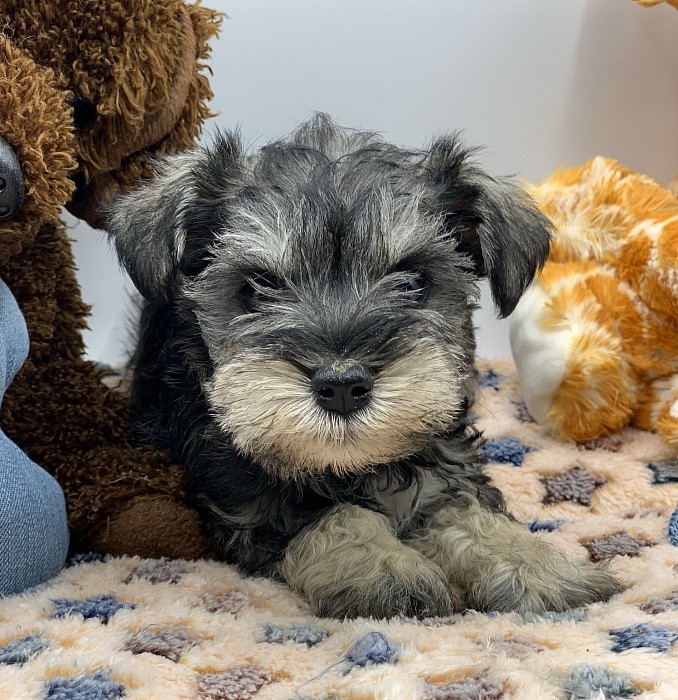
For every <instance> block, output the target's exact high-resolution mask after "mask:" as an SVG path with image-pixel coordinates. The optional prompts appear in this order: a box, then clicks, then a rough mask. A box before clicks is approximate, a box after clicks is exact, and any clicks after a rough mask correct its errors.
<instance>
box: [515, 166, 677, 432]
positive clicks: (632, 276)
mask: <svg viewBox="0 0 678 700" xmlns="http://www.w3.org/2000/svg"><path fill="white" fill-rule="evenodd" d="M529 191H530V192H531V194H532V196H533V197H534V198H535V199H536V201H537V203H538V204H539V206H540V208H541V209H542V211H543V212H544V213H545V214H546V215H547V216H549V217H550V218H551V220H552V221H553V223H554V225H555V232H554V240H553V244H552V249H551V254H550V258H549V260H548V262H547V264H546V266H545V267H544V271H543V274H542V276H541V279H540V280H538V282H536V283H535V284H534V286H533V287H532V288H531V289H530V290H529V291H528V293H527V294H526V295H525V296H524V297H523V299H522V300H521V301H520V303H519V305H518V307H517V309H516V311H515V313H514V314H513V316H512V317H511V322H510V332H511V346H512V350H513V355H514V358H515V362H516V365H517V367H518V372H519V375H520V380H521V386H522V393H523V398H524V400H525V403H526V404H527V407H528V409H529V411H530V413H531V414H532V415H533V417H534V418H536V419H537V420H538V421H539V422H542V423H544V424H545V425H546V426H548V427H549V428H550V429H551V430H552V431H553V432H554V433H555V434H557V435H559V436H560V437H563V438H571V439H573V440H577V441H585V440H591V439H594V438H598V437H602V436H605V435H608V434H610V433H612V432H614V431H616V430H619V429H620V428H623V427H624V426H625V425H627V424H632V425H635V426H637V427H639V428H643V429H646V430H656V431H657V432H659V433H660V434H661V435H662V436H663V437H664V438H665V439H666V440H667V441H668V442H669V443H671V444H672V445H675V446H678V199H677V198H676V196H675V195H674V194H673V193H672V192H670V191H669V190H667V189H665V188H663V187H662V186H660V185H659V184H657V183H656V182H654V181H653V180H652V179H650V178H649V177H646V176H643V175H639V174H637V173H635V172H633V171H631V170H629V169H627V168H624V167H623V166H621V165H619V163H617V162H616V161H614V160H610V159H607V158H602V157H599V158H594V159H593V160H591V161H590V162H588V163H587V164H586V165H585V166H583V167H581V168H572V169H569V170H560V171H558V172H556V173H555V174H554V175H553V176H552V177H550V178H549V179H547V180H546V181H544V182H542V183H541V184H538V185H536V186H533V187H531V188H529Z"/></svg>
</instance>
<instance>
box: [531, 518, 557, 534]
mask: <svg viewBox="0 0 678 700" xmlns="http://www.w3.org/2000/svg"><path fill="white" fill-rule="evenodd" d="M564 522H565V521H564V520H531V521H530V522H529V523H528V524H527V529H528V530H529V531H530V532H553V531H554V530H557V529H558V528H559V527H560V526H561V525H562V524H563V523H564Z"/></svg>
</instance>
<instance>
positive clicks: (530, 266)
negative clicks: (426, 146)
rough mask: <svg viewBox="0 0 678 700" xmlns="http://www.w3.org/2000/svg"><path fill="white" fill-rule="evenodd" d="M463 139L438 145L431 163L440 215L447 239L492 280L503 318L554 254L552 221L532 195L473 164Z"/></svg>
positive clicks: (445, 140) (427, 162)
mask: <svg viewBox="0 0 678 700" xmlns="http://www.w3.org/2000/svg"><path fill="white" fill-rule="evenodd" d="M469 156H470V152H469V150H468V149H466V148H464V147H463V146H462V145H461V144H460V142H459V139H458V137H456V136H453V137H448V138H442V139H439V140H438V141H436V142H435V143H434V144H433V146H432V147H431V150H430V152H429V154H428V156H427V158H426V160H425V167H426V169H427V172H428V176H429V178H430V181H431V182H432V184H433V187H434V192H435V194H434V202H433V203H432V204H433V209H434V211H435V212H436V213H437V214H439V215H441V217H442V219H443V222H444V226H445V231H446V233H447V235H449V236H450V237H451V238H453V239H454V240H456V242H457V250H459V251H461V252H463V253H466V254H467V255H468V256H469V257H470V259H471V261H472V263H473V266H474V270H475V272H476V273H477V274H478V275H479V276H481V277H487V278H488V279H489V282H490V289H491V290H492V298H493V299H494V302H495V304H496V306H497V309H498V310H499V315H500V317H502V318H503V317H505V316H508V315H509V314H510V313H511V312H512V311H513V309H514V308H515V306H516V304H517V303H518V300H519V299H520V297H521V296H522V294H523V292H524V291H525V289H526V287H527V286H528V285H529V284H530V282H531V281H532V279H533V278H534V276H535V274H536V273H537V271H538V270H540V269H541V267H542V266H543V264H544V262H545V261H546V258H547V256H548V253H549V241H550V231H551V222H550V221H549V220H548V219H547V218H546V217H545V216H543V214H541V213H540V212H539V211H538V210H537V208H536V207H535V205H534V203H533V202H532V200H531V199H530V197H529V195H528V194H527V193H526V192H524V191H523V190H521V189H520V188H519V187H517V186H516V185H514V184H512V183H510V182H506V181H502V180H497V179H495V178H493V177H490V176H489V175H488V174H487V173H485V172H483V171H482V170H481V169H480V168H479V167H477V166H476V165H475V164H474V163H473V162H471V160H470V158H469Z"/></svg>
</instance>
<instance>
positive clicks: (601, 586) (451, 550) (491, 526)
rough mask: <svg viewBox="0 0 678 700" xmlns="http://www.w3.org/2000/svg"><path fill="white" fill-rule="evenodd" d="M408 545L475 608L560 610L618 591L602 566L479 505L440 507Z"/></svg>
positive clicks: (618, 583) (619, 589) (613, 580)
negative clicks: (568, 554) (577, 557)
mask: <svg viewBox="0 0 678 700" xmlns="http://www.w3.org/2000/svg"><path fill="white" fill-rule="evenodd" d="M412 545H413V546H414V547H416V548H417V550H418V551H420V552H422V553H423V554H424V555H426V556H427V557H429V558H430V559H432V560H433V561H435V562H436V563H437V564H439V565H440V567H441V568H442V570H443V571H444V572H445V575H446V576H447V578H448V580H449V581H450V582H452V583H453V584H455V585H457V586H459V587H460V588H461V590H463V591H464V595H465V598H466V603H467V604H468V606H469V607H472V608H475V609H477V610H496V611H501V612H508V611H512V610H515V611H517V612H543V611H545V610H553V611H563V610H567V609H568V608H575V607H579V606H582V605H586V604H588V603H594V602H597V601H600V600H607V598H609V597H610V596H612V595H614V594H615V593H619V592H621V591H622V590H623V586H622V584H621V583H620V582H619V581H617V579H615V578H614V577H613V576H612V575H611V574H609V573H608V572H607V571H606V570H605V568H604V567H603V566H601V565H599V564H592V563H591V562H587V561H579V560H572V559H570V558H568V557H566V556H565V555H564V554H563V553H562V552H560V551H558V550H557V549H555V548H554V547H552V546H551V545H549V544H547V543H546V542H543V541H542V540H540V539H539V538H538V537H536V536H535V535H533V534H532V533H530V532H528V531H527V530H526V529H525V528H524V527H523V526H522V525H520V524H519V523H516V522H514V521H512V520H510V519H509V518H508V517H506V516H505V515H503V514H501V513H494V512H491V511H489V510H487V509H485V508H482V507H481V506H479V505H478V504H474V505H471V506H469V507H468V508H444V509H442V510H441V511H439V512H438V513H437V514H436V515H435V516H434V517H433V519H432V521H431V526H430V528H429V530H428V531H427V532H425V533H424V534H423V535H421V536H420V537H419V538H417V539H416V540H413V541H412Z"/></svg>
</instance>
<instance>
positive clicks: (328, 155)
mask: <svg viewBox="0 0 678 700" xmlns="http://www.w3.org/2000/svg"><path fill="white" fill-rule="evenodd" d="M422 160H423V156H422V155H421V154H416V153H412V152H409V151H404V150H402V149H399V148H397V147H395V146H392V145H390V144H386V143H384V142H382V141H381V140H379V139H378V137H376V136H375V135H373V134H367V133H364V132H354V131H349V130H339V129H337V128H336V127H335V128H332V127H331V126H330V125H327V124H322V123H321V125H320V127H319V128H316V129H311V128H302V129H301V130H299V131H298V132H296V133H295V134H294V135H293V136H292V137H291V138H289V139H286V140H283V141H279V142H276V143H273V144H271V145H268V146H266V147H265V148H263V149H262V151H261V152H260V153H258V154H256V155H250V156H243V157H242V159H241V161H240V172H239V179H240V186H239V187H237V188H235V190H234V191H233V193H232V194H231V195H230V196H229V197H228V198H227V199H226V200H225V201H224V207H225V208H227V209H228V214H227V216H224V219H225V220H226V221H228V224H227V225H226V226H224V227H223V228H222V230H221V232H220V235H219V240H218V243H217V246H216V247H215V250H216V251H217V255H219V253H220V252H221V253H223V254H224V256H227V257H228V258H229V260H230V262H232V263H233V262H237V261H238V259H241V260H242V259H245V258H246V259H247V260H248V262H249V264H250V265H251V266H252V267H256V266H257V264H258V265H259V266H261V267H262V268H263V269H270V270H272V271H275V272H276V273H277V274H279V275H280V276H281V277H290V278H292V279H294V278H300V277H305V276H308V275H309V274H310V275H311V276H312V277H313V278H314V279H317V278H318V276H319V275H320V276H326V275H327V273H331V272H338V271H341V272H345V271H346V270H345V269H344V268H345V266H346V264H349V263H350V265H351V268H352V270H351V272H352V273H353V274H359V273H360V271H361V270H362V271H363V272H364V273H366V274H371V275H379V274H384V273H385V272H387V271H389V270H390V269H391V268H393V267H394V266H395V265H397V264H398V263H399V262H400V261H402V260H403V259H405V258H407V257H410V256H413V255H416V254H417V252H419V251H423V250H425V249H426V248H427V246H428V244H429V243H430V241H431V240H432V239H434V238H435V237H436V235H438V234H439V232H440V221H439V220H438V217H437V216H435V215H433V214H432V212H431V210H430V208H429V207H427V197H428V198H430V194H431V193H430V189H429V188H427V186H426V180H425V171H424V167H423V165H422ZM213 167H215V168H219V167H222V166H221V165H220V164H219V163H218V162H214V163H213ZM211 177H212V178H213V179H214V180H217V178H218V177H219V174H218V173H216V172H214V173H212V175H211Z"/></svg>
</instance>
